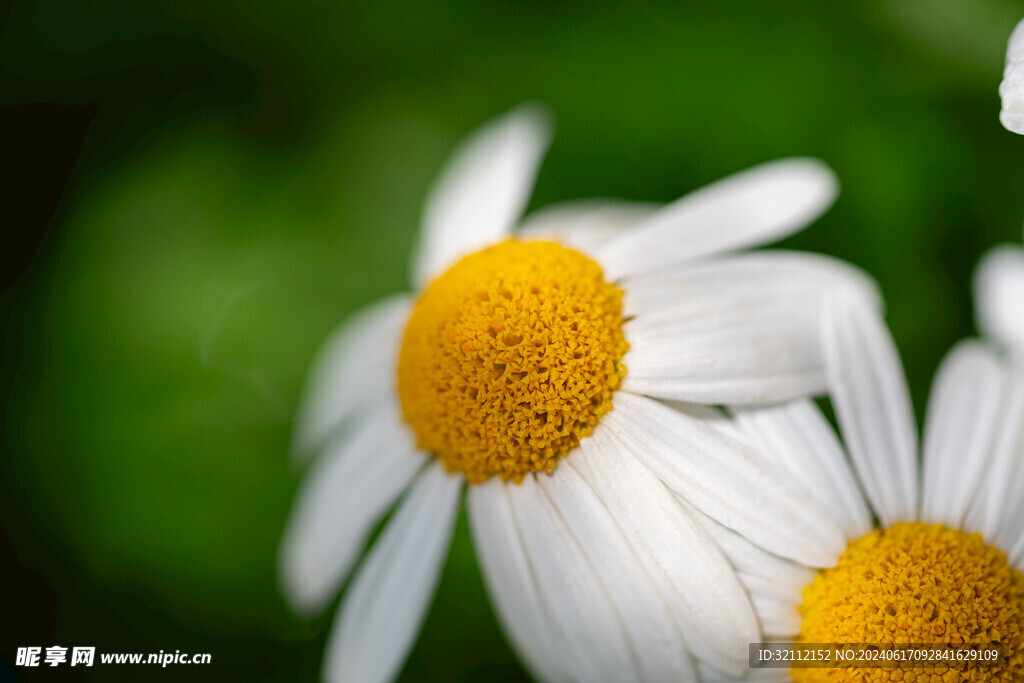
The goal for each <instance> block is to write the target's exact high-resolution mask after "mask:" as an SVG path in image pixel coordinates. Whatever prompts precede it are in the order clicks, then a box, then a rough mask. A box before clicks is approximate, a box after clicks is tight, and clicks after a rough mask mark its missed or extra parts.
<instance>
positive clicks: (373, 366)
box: [292, 294, 412, 457]
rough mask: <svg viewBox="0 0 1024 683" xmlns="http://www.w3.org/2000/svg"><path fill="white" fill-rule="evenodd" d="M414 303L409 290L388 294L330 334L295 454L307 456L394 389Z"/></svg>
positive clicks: (305, 403) (308, 392)
mask: <svg viewBox="0 0 1024 683" xmlns="http://www.w3.org/2000/svg"><path fill="white" fill-rule="evenodd" d="M411 307H412V297H410V296H409V295H407V294H400V295H396V296H392V297H389V298H387V299H384V300H382V301H379V302H377V303H375V304H372V305H370V306H367V307H366V308H364V309H363V310H361V311H359V312H358V313H356V314H355V315H353V316H352V317H351V318H349V319H348V320H347V321H345V322H344V323H343V324H342V325H341V326H340V327H338V329H337V330H335V331H334V332H333V333H332V334H331V336H330V337H328V338H327V341H326V342H324V345H323V346H322V347H321V349H320V351H319V352H318V353H317V357H316V359H315V360H314V361H313V365H312V367H311V369H310V371H309V380H308V384H307V386H306V389H305V393H304V396H303V399H302V403H301V407H300V408H299V411H298V416H297V418H296V425H295V430H294V434H293V435H292V436H293V444H294V448H293V451H292V452H293V454H294V455H295V457H303V456H308V455H309V453H310V452H311V451H312V450H313V449H315V448H317V447H318V446H320V445H321V444H322V443H323V441H324V440H325V439H326V438H327V436H328V435H329V434H330V433H331V432H333V431H334V430H335V429H336V428H337V427H338V426H339V425H340V424H341V423H342V422H343V421H344V419H345V418H346V417H347V416H349V415H350V414H351V413H352V412H353V411H354V410H355V409H356V408H357V407H358V406H360V405H365V404H366V403H368V402H374V401H376V400H379V399H380V398H382V397H383V396H385V395H387V394H390V393H393V391H394V373H395V368H396V367H397V356H398V348H399V346H400V344H401V341H402V330H403V329H404V327H405V323H406V321H408V319H409V313H410V310H411Z"/></svg>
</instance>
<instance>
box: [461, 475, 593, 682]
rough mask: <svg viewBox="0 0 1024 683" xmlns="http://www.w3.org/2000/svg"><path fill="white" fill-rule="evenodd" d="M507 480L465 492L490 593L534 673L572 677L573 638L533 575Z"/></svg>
mask: <svg viewBox="0 0 1024 683" xmlns="http://www.w3.org/2000/svg"><path fill="white" fill-rule="evenodd" d="M507 486H509V485H508V484H506V483H505V482H503V481H501V480H500V479H498V478H497V477H492V478H491V479H489V480H487V481H486V482H484V483H482V484H476V485H473V486H470V487H469V489H468V491H467V493H466V508H467V517H468V518H469V529H470V532H471V533H472V535H473V548H474V550H475V551H476V556H477V559H478V560H479V562H480V568H481V571H482V574H483V578H484V583H485V584H486V585H487V593H488V595H489V596H490V598H491V602H492V604H493V605H494V607H495V611H496V612H497V614H498V619H499V620H500V621H501V625H502V627H503V628H504V629H505V633H506V634H507V635H508V638H509V640H510V641H511V642H512V644H513V646H514V648H515V650H516V652H517V653H519V655H520V656H521V657H522V658H523V659H524V661H525V662H526V664H527V667H528V668H529V669H530V670H531V671H533V673H534V675H536V676H537V677H538V678H540V679H541V680H544V681H571V680H573V673H572V672H573V671H574V668H575V667H574V666H573V660H574V659H579V658H582V657H585V656H586V655H585V654H584V653H581V652H574V650H573V648H574V643H573V641H572V640H571V639H569V638H567V637H566V636H565V634H564V633H562V632H561V631H560V630H559V628H558V625H557V623H556V622H555V621H554V620H553V619H552V617H551V614H550V608H549V606H548V605H546V603H545V602H544V600H543V597H542V596H541V594H540V590H539V589H538V587H537V581H536V579H534V576H533V567H532V566H531V565H530V561H529V558H528V557H527V555H526V551H525V550H524V549H523V542H522V539H521V538H520V535H519V529H518V528H517V527H516V520H515V514H514V513H513V511H512V506H511V504H510V502H509V499H508V493H507V491H506V488H507Z"/></svg>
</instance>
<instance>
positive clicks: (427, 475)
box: [324, 463, 463, 683]
mask: <svg viewBox="0 0 1024 683" xmlns="http://www.w3.org/2000/svg"><path fill="white" fill-rule="evenodd" d="M462 482H463V479H462V478H461V477H457V476H453V475H449V474H447V473H446V472H445V471H444V466H443V465H441V464H440V463H435V464H433V465H431V466H430V467H429V468H428V469H427V470H426V471H424V473H423V475H422V476H421V477H420V478H419V479H418V480H417V481H416V483H415V484H414V485H413V487H412V490H411V491H410V492H409V496H408V497H407V498H406V499H405V500H404V501H403V502H402V504H401V505H400V506H399V508H398V510H397V511H396V512H395V516H394V518H393V519H392V520H391V521H390V522H388V525H387V527H386V528H385V529H384V532H383V533H382V534H381V537H380V539H379V540H378V541H377V543H375V544H374V546H373V549H372V550H371V551H370V554H369V555H368V556H367V558H366V561H365V562H364V563H363V565H362V566H361V567H360V568H359V572H358V573H357V574H356V576H355V578H354V579H353V581H352V585H351V586H350V587H349V589H348V592H347V593H346V595H345V598H344V599H343V600H342V604H341V607H340V608H339V610H338V616H337V617H336V618H335V620H334V626H333V627H332V631H331V635H330V641H329V643H328V645H327V654H326V657H325V659H324V680H326V681H332V682H334V681H337V682H339V683H340V682H348V681H360V683H384V682H385V681H390V680H393V679H394V678H395V676H396V675H397V674H398V671H399V669H400V668H401V666H402V662H403V661H405V658H406V656H407V655H408V653H409V650H410V649H411V648H412V646H413V644H414V643H415V642H416V635H417V634H418V633H419V630H420V625H421V624H422V623H423V619H424V617H426V614H427V607H429V605H430V602H431V600H432V599H433V596H434V591H435V589H436V588H437V582H438V579H439V578H440V575H441V569H442V567H443V566H444V562H445V558H446V557H447V554H448V547H449V546H450V545H451V539H452V533H453V531H454V529H455V515H456V513H457V512H458V509H459V493H460V492H461V490H462Z"/></svg>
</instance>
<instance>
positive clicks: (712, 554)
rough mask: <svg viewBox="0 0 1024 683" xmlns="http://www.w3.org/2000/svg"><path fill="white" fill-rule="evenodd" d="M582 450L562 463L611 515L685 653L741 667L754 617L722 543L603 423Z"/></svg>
mask: <svg viewBox="0 0 1024 683" xmlns="http://www.w3.org/2000/svg"><path fill="white" fill-rule="evenodd" d="M580 448H581V449H582V451H583V453H582V457H578V458H573V459H572V460H570V461H568V462H566V463H565V464H564V465H562V466H561V468H565V469H575V470H576V471H578V472H579V473H580V475H581V476H582V477H583V478H584V479H585V480H586V482H587V483H588V484H589V485H590V487H591V488H593V490H594V492H595V494H596V495H597V498H599V499H600V500H601V502H602V503H603V504H604V506H605V507H606V508H607V510H608V512H609V513H611V516H612V517H613V518H614V520H615V522H616V523H617V525H618V526H619V528H621V529H622V533H623V534H624V535H625V538H626V539H628V542H629V544H630V546H631V547H630V550H629V551H628V552H630V553H632V554H634V555H636V557H637V558H639V560H640V563H641V565H642V566H643V569H644V570H645V572H646V573H647V575H648V577H649V579H648V580H650V581H651V582H652V584H653V585H654V586H656V587H657V589H658V591H659V593H660V594H661V595H662V596H664V599H665V600H666V601H667V604H668V607H669V609H670V610H671V612H672V615H673V617H674V619H675V621H676V622H677V623H678V624H679V628H680V629H681V631H682V634H683V638H684V639H685V640H686V643H687V646H688V647H689V648H690V651H691V652H692V653H693V655H694V656H695V657H696V658H697V659H699V660H701V661H707V662H711V663H713V664H714V665H715V666H717V667H718V668H721V669H725V670H730V671H736V672H740V671H743V670H746V668H747V647H746V644H747V643H751V642H756V641H757V635H758V631H757V621H756V618H755V616H754V613H753V610H752V609H751V605H750V602H749V600H748V599H747V596H746V594H745V593H744V591H743V586H741V585H740V583H739V581H738V580H737V579H736V576H735V574H734V572H733V570H732V568H731V567H730V566H729V563H728V562H727V561H726V559H725V558H724V557H723V556H722V554H721V552H720V551H719V549H718V548H717V547H716V546H715V544H714V543H713V542H712V540H711V539H710V538H709V537H707V536H706V535H705V534H704V533H703V532H702V531H701V529H700V528H699V527H698V526H697V524H696V523H695V522H694V521H693V520H691V519H690V517H689V515H688V514H687V513H686V512H685V511H684V510H683V508H682V507H681V506H680V504H679V503H678V502H677V501H676V499H675V497H674V496H673V495H672V494H671V493H670V492H669V490H668V489H667V488H666V487H665V485H664V484H663V483H662V482H661V481H660V480H659V479H658V478H657V477H656V476H655V475H654V473H652V472H651V471H650V470H648V469H647V468H646V467H644V466H643V465H641V464H640V462H639V461H638V460H637V459H636V458H635V457H634V456H633V455H631V454H630V453H629V452H628V451H627V450H626V449H625V448H624V447H623V446H622V445H621V444H620V443H619V441H618V440H617V439H616V438H615V437H614V436H613V435H612V433H611V431H610V430H608V429H607V428H606V427H605V426H604V425H598V427H597V428H596V429H595V430H594V433H593V434H592V435H591V436H590V437H588V438H586V439H583V440H582V441H581V442H580Z"/></svg>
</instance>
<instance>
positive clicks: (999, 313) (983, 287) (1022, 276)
mask: <svg viewBox="0 0 1024 683" xmlns="http://www.w3.org/2000/svg"><path fill="white" fill-rule="evenodd" d="M974 301H975V306H976V307H977V318H978V328H979V329H980V330H981V331H982V332H984V333H985V334H987V335H989V336H991V337H992V338H994V339H996V340H998V341H1000V342H1002V343H1003V344H1005V345H1006V346H1008V347H1009V348H1010V349H1011V350H1013V351H1014V352H1015V353H1017V354H1020V355H1021V356H1022V357H1024V249H1022V248H1021V247H1019V246H1016V245H1004V246H1001V247H996V248H995V249H993V250H992V251H990V252H988V253H987V254H985V256H984V257H983V258H982V259H981V263H980V264H979V265H978V269H977V271H976V272H975V274H974Z"/></svg>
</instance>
